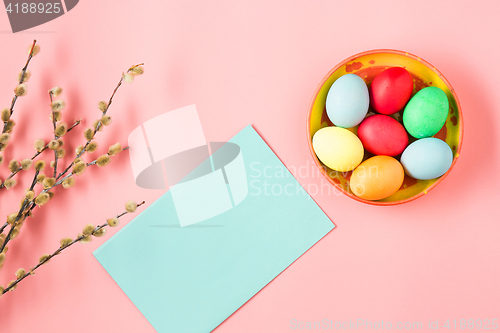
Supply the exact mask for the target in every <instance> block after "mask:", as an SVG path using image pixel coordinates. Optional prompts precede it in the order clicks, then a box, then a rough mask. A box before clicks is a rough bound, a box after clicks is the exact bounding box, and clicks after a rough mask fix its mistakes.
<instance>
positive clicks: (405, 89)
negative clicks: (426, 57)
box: [370, 67, 413, 114]
mask: <svg viewBox="0 0 500 333" xmlns="http://www.w3.org/2000/svg"><path fill="white" fill-rule="evenodd" d="M412 92H413V80H412V78H411V75H410V73H408V71H407V70H406V69H404V68H401V67H391V68H389V69H386V70H385V71H383V72H382V73H380V74H379V75H377V76H376V77H375V78H374V79H373V82H372V85H371V87H370V103H371V105H372V107H373V109H375V111H377V112H380V113H382V114H393V113H396V112H398V111H399V110H402V109H403V108H404V107H405V105H406V103H408V101H409V100H410V97H411V93H412Z"/></svg>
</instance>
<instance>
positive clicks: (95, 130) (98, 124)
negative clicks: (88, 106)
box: [56, 63, 144, 180]
mask: <svg viewBox="0 0 500 333" xmlns="http://www.w3.org/2000/svg"><path fill="white" fill-rule="evenodd" d="M142 65H144V63H141V64H137V65H135V66H132V67H130V68H129V69H128V70H127V73H129V72H130V71H132V70H133V69H134V68H136V67H138V66H142ZM122 83H123V74H122V76H121V78H120V81H118V84H117V85H116V87H115V90H113V93H112V94H111V97H110V98H109V101H108V105H107V106H106V109H105V110H104V111H103V113H102V116H105V115H106V113H107V112H108V110H109V107H110V106H111V103H113V97H115V94H116V92H117V91H118V88H120V86H121V85H122ZM101 126H102V123H101V121H100V120H99V122H98V123H97V125H96V127H95V128H94V134H93V135H92V140H93V139H94V136H95V135H96V133H97V131H98V130H99V128H101ZM92 140H87V142H86V143H85V146H84V147H83V149H82V151H81V152H80V153H79V154H78V155H76V157H75V159H77V158H79V157H81V156H82V155H83V154H85V151H86V148H87V146H88V145H89V144H90V142H91V141H92ZM72 166H73V162H71V164H70V165H69V166H68V167H67V168H66V169H65V170H64V171H63V172H61V173H60V174H59V175H58V176H57V178H56V180H57V179H59V178H61V177H62V176H64V175H65V174H66V173H67V172H68V170H69V169H70V168H71V167H72Z"/></svg>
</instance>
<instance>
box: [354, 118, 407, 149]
mask: <svg viewBox="0 0 500 333" xmlns="http://www.w3.org/2000/svg"><path fill="white" fill-rule="evenodd" d="M358 137H359V139H360V140H361V142H362V143H363V147H364V148H365V149H366V150H367V151H369V152H370V153H372V154H375V155H387V156H396V155H399V154H401V153H402V152H403V150H405V148H406V146H408V134H407V133H406V130H405V128H404V126H403V125H401V123H399V122H398V121H397V120H396V119H394V118H391V117H389V116H385V115H382V114H377V115H373V116H369V117H367V118H365V120H363V122H361V124H360V125H359V128H358Z"/></svg>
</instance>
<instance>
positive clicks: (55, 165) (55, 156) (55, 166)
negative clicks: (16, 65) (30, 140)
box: [49, 90, 59, 178]
mask: <svg viewBox="0 0 500 333" xmlns="http://www.w3.org/2000/svg"><path fill="white" fill-rule="evenodd" d="M49 98H50V108H52V102H53V99H52V90H49ZM52 125H54V140H57V139H59V138H58V137H57V135H56V115H55V113H54V110H52ZM56 176H57V149H54V178H56Z"/></svg>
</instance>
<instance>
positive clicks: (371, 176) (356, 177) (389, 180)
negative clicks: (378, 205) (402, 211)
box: [349, 156, 405, 200]
mask: <svg viewBox="0 0 500 333" xmlns="http://www.w3.org/2000/svg"><path fill="white" fill-rule="evenodd" d="M404 174H405V172H404V169H403V166H402V165H401V163H399V162H398V160H396V159H395V158H393V157H390V156H373V157H372V158H369V159H367V160H366V161H364V162H363V163H361V164H360V165H359V166H358V167H357V168H356V169H355V170H354V171H353V173H352V175H351V179H350V184H349V186H350V188H351V191H352V192H353V193H354V194H355V195H356V196H358V197H360V198H362V199H366V200H380V199H384V198H387V197H388V196H391V195H393V194H394V193H396V192H397V191H398V190H399V188H400V187H401V185H402V184H403V179H404Z"/></svg>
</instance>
